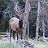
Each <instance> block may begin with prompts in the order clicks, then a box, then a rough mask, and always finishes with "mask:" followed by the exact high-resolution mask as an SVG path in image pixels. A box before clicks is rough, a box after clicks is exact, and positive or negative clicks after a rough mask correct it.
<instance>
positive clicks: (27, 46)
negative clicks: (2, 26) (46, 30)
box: [0, 33, 48, 48]
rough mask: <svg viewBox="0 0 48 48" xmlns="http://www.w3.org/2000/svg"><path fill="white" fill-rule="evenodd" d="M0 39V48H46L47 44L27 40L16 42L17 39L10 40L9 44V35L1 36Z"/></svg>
mask: <svg viewBox="0 0 48 48" xmlns="http://www.w3.org/2000/svg"><path fill="white" fill-rule="evenodd" d="M1 37H2V38H1V39H0V48H48V42H47V41H46V42H41V41H36V40H32V39H30V38H28V40H23V39H22V40H21V39H19V40H18V41H17V37H16V39H15V40H13V38H11V42H10V37H9V33H7V35H1Z"/></svg>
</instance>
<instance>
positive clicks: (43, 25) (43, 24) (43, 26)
mask: <svg viewBox="0 0 48 48" xmlns="http://www.w3.org/2000/svg"><path fill="white" fill-rule="evenodd" d="M42 29H43V38H45V23H44V20H42Z"/></svg>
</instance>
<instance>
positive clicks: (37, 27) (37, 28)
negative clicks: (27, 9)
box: [36, 1, 40, 40]
mask: <svg viewBox="0 0 48 48" xmlns="http://www.w3.org/2000/svg"><path fill="white" fill-rule="evenodd" d="M39 14H40V2H39V1H38V16H37V22H36V40H37V39H38V32H39V17H40V15H39Z"/></svg>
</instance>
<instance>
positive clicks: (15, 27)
mask: <svg viewBox="0 0 48 48" xmlns="http://www.w3.org/2000/svg"><path fill="white" fill-rule="evenodd" d="M22 26H23V22H22V20H21V21H19V19H18V18H16V17H12V18H11V19H10V20H9V30H10V41H11V35H12V33H13V39H15V33H17V40H18V33H19V34H21V39H22V33H23V32H22V31H23V27H22Z"/></svg>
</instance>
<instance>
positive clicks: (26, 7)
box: [23, 0, 31, 38]
mask: <svg viewBox="0 0 48 48" xmlns="http://www.w3.org/2000/svg"><path fill="white" fill-rule="evenodd" d="M30 9H31V8H30V3H29V0H26V4H25V12H24V13H25V14H24V19H23V24H24V31H23V35H24V38H25V37H26V29H28V32H27V34H28V37H29V21H28V16H29V12H30Z"/></svg>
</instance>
